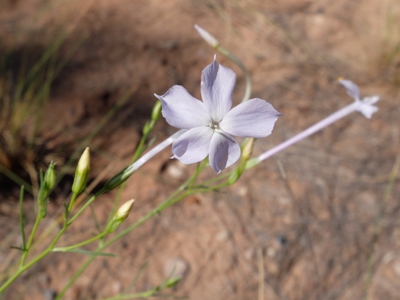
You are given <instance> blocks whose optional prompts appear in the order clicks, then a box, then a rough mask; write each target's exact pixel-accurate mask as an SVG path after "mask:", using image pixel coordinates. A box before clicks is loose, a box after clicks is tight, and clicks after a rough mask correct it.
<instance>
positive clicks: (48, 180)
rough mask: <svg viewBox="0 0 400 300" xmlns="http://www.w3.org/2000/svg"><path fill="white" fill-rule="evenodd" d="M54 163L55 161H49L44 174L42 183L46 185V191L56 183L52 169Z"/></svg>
mask: <svg viewBox="0 0 400 300" xmlns="http://www.w3.org/2000/svg"><path fill="white" fill-rule="evenodd" d="M55 165H56V164H55V163H53V162H51V163H50V165H49V168H48V169H47V171H46V173H45V174H44V185H45V186H46V188H47V190H48V192H50V191H51V190H52V189H53V188H54V186H55V185H56V181H57V175H56V171H55V170H54V167H55Z"/></svg>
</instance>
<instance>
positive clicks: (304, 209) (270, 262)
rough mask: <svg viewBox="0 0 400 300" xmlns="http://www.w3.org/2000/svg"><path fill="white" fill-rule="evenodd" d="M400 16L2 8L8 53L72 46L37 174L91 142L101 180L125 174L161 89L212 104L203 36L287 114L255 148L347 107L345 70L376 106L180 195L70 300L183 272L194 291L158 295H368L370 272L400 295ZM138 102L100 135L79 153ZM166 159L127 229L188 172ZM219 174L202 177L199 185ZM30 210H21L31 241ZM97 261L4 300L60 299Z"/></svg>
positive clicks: (308, 4) (133, 5) (147, 174)
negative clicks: (204, 75)
mask: <svg viewBox="0 0 400 300" xmlns="http://www.w3.org/2000/svg"><path fill="white" fill-rule="evenodd" d="M398 20H400V6H399V3H398V2H396V1H395V0H392V1H391V0H388V1H385V2H384V3H383V2H380V1H375V0H365V1H362V2H360V1H354V0H352V1H349V0H338V1H334V2H328V1H310V0H300V1H299V0H296V1H294V0H287V1H281V2H279V1H257V0H249V1H227V0H221V1H218V0H203V1H202V0H198V1H194V0H191V1H177V0H170V1H157V0H148V1H140V0H136V1H133V0H130V1H127V0H113V1H105V0H100V1H78V0H72V1H64V0H60V1H55V0H54V1H43V0H28V1H11V0H9V1H8V2H4V3H2V4H0V24H1V28H2V30H1V31H0V41H2V47H3V48H4V49H17V50H18V51H21V52H24V51H27V52H28V53H33V54H35V53H39V54H40V53H43V51H45V50H46V49H48V47H50V45H51V44H52V43H53V42H54V40H55V39H56V38H57V36H58V37H59V36H60V34H61V33H60V32H64V33H65V34H66V39H65V41H64V42H63V44H62V47H61V50H60V54H59V56H60V57H61V58H62V57H66V56H67V55H68V51H69V50H70V49H71V48H72V47H77V50H76V51H75V52H74V54H73V55H72V57H71V58H70V59H69V60H68V62H67V63H66V65H65V67H64V68H63V69H62V71H61V73H60V74H59V75H58V77H57V79H56V81H55V82H54V84H53V89H52V92H51V96H50V102H49V104H48V106H47V108H46V114H45V118H44V119H43V123H41V126H42V127H41V128H42V129H41V132H40V139H39V140H38V142H37V143H38V144H40V145H41V146H42V148H44V149H46V151H43V153H44V154H43V153H42V154H41V156H40V157H39V158H38V159H37V160H36V161H38V163H36V164H35V166H36V168H40V167H43V166H44V163H49V162H50V161H51V160H55V161H56V162H57V163H58V165H59V167H60V168H61V167H62V166H63V165H64V164H65V163H66V161H67V160H68V159H69V158H70V156H71V155H72V153H73V150H75V149H76V148H77V147H78V145H80V146H81V147H85V146H90V148H91V151H92V169H91V176H92V179H95V178H98V176H101V180H103V181H104V180H105V179H107V178H110V177H111V176H112V175H113V174H115V172H117V171H118V170H120V169H121V168H122V167H124V166H126V165H127V164H128V163H129V161H130V159H131V156H132V153H133V151H134V149H135V147H136V145H137V143H138V140H139V138H140V134H141V128H142V127H143V125H144V123H145V122H146V121H147V120H148V118H149V116H150V112H151V108H152V105H153V104H154V103H155V100H156V99H155V98H154V96H153V93H157V94H163V93H164V92H165V91H166V90H167V89H168V88H169V87H171V86H172V85H174V84H181V85H183V86H184V87H185V88H186V89H187V90H188V91H189V92H190V93H191V94H193V95H194V96H196V97H197V98H200V89H199V87H200V73H201V71H202V69H203V68H204V67H205V66H206V65H207V64H209V63H210V62H211V61H212V59H213V55H214V54H215V51H214V50H213V49H211V48H210V47H209V46H208V45H207V44H205V43H204V42H203V41H202V40H201V39H200V37H199V36H198V35H197V33H196V31H195V30H194V28H193V25H194V24H199V25H200V26H202V27H204V28H205V29H207V30H209V31H210V32H211V33H213V34H214V35H215V36H216V37H217V38H218V39H219V40H220V42H221V44H222V45H224V46H225V48H227V49H230V50H231V51H232V52H233V53H234V54H235V55H236V56H237V57H239V58H240V59H242V60H243V62H244V64H245V65H246V66H247V68H248V70H249V72H250V74H251V76H252V80H253V92H252V97H258V98H262V99H266V100H267V101H268V102H270V103H271V104H272V105H273V106H274V107H275V108H276V109H277V110H278V111H280V112H281V113H283V114H284V115H283V116H282V117H280V118H279V120H278V121H277V123H276V125H275V129H274V131H273V133H272V135H271V136H270V137H268V138H267V139H263V140H258V141H257V143H256V147H255V150H254V152H255V154H259V153H261V152H263V151H266V150H267V149H269V148H271V147H272V146H274V145H277V144H279V143H280V142H283V141H284V140H286V139H287V138H289V137H291V136H293V135H294V134H296V133H298V132H300V131H301V130H302V129H304V128H306V127H307V126H309V125H312V124H313V123H315V122H317V121H318V120H320V119H322V118H323V117H325V116H327V115H328V114H330V113H332V112H334V111H335V110H337V109H338V108H340V107H343V106H345V105H347V104H348V103H350V102H351V101H352V99H351V98H350V97H348V96H347V95H346V93H345V91H344V89H343V88H342V87H340V86H339V85H338V84H337V82H336V79H337V78H338V76H343V77H346V78H348V79H351V80H353V81H354V82H356V83H357V84H359V86H360V89H361V91H362V93H363V94H364V95H372V94H380V95H381V96H382V100H381V101H380V102H379V104H378V106H379V111H378V113H376V114H375V115H374V116H373V118H372V119H371V120H367V119H365V118H364V117H363V116H362V115H360V114H353V115H351V116H349V117H347V118H346V119H344V120H341V121H339V122H338V123H336V124H334V125H332V126H331V127H329V128H327V129H326V130H324V131H322V132H321V133H318V134H316V135H314V136H312V137H311V138H308V139H307V140H305V141H302V142H301V143H299V144H297V145H295V146H292V147H291V148H289V149H287V150H285V151H284V152H282V153H280V154H279V155H276V156H275V157H273V158H271V159H269V160H268V161H265V162H264V163H262V164H261V165H259V166H257V167H256V168H254V169H252V170H250V171H248V172H246V173H245V175H244V176H243V177H242V178H241V179H240V180H239V182H237V183H236V184H235V185H234V186H232V187H229V188H224V189H222V190H220V191H218V192H209V193H206V194H202V195H196V196H193V197H190V198H188V199H185V200H184V201H181V202H180V203H178V204H176V205H174V206H173V207H171V208H169V209H167V210H165V211H163V212H162V213H161V214H160V215H157V216H155V217H153V218H152V219H150V220H149V221H147V222H145V223H144V224H143V225H142V226H140V227H139V228H137V229H136V230H134V231H132V232H131V233H130V234H129V235H127V236H126V237H124V238H123V239H121V240H120V241H119V242H117V243H115V244H114V245H113V246H111V247H110V248H108V249H107V252H110V253H114V254H116V255H117V257H116V258H110V257H98V258H97V259H96V260H95V261H94V262H93V263H92V264H91V265H90V267H88V269H87V270H86V271H85V272H84V273H83V274H82V275H81V277H80V278H79V279H78V280H77V281H76V282H75V283H74V285H73V286H72V287H71V288H70V289H69V291H68V292H67V293H66V296H65V297H64V298H65V299H102V298H106V297H111V296H114V295H117V294H118V293H121V292H124V291H126V290H129V292H130V293H133V292H140V291H145V290H148V289H151V288H153V287H155V286H157V285H158V284H160V283H161V282H162V281H163V280H164V279H165V278H167V277H168V275H170V273H171V272H172V271H173V270H175V272H176V274H178V273H179V274H180V275H182V277H183V279H182V281H181V282H180V283H179V284H178V285H177V286H176V287H174V288H173V289H172V290H166V291H165V292H163V293H165V294H170V295H171V294H172V295H175V296H185V297H188V298H190V299H192V300H197V299H293V300H294V299H307V300H310V299H318V300H319V299H329V300H333V299H362V297H363V296H364V295H365V293H366V290H367V288H366V282H367V281H366V278H367V277H368V275H371V276H372V281H371V286H370V288H369V289H368V299H370V300H372V299H400V283H399V282H400V258H399V257H400V255H399V254H400V242H399V241H400V239H399V237H400V230H399V228H400V218H399V211H400V202H399V200H400V184H399V182H400V181H399V175H398V173H396V174H395V175H394V178H395V179H394V181H393V187H392V188H391V189H389V188H390V184H389V183H390V180H389V178H390V174H391V172H393V171H396V172H398V171H399V170H398V169H397V170H393V166H394V162H395V160H396V157H397V159H399V155H400V152H399V146H400V140H399V136H400V126H399V125H400V120H399V115H400V106H399V100H398V99H399V91H400V90H399V85H398V83H399V82H400V80H399V79H400V51H398V50H396V47H398V45H399V44H400V31H399V29H398V28H400V27H399V26H400V24H399V22H398ZM9 51H11V50H9ZM217 58H218V61H219V62H220V63H221V64H223V65H225V66H228V67H230V68H232V69H233V70H234V71H235V72H236V74H237V75H238V80H237V88H236V90H235V93H234V101H235V103H239V101H240V99H241V97H242V95H243V91H244V78H243V76H242V73H241V72H240V69H239V68H237V67H236V66H235V65H233V64H232V63H231V62H230V61H229V60H228V59H226V58H225V57H223V56H222V55H221V54H218V55H217ZM129 91H130V92H131V93H132V94H131V95H130V96H129V98H128V100H127V102H126V103H124V104H123V106H122V108H120V109H119V110H118V111H117V112H115V114H114V115H113V116H112V117H111V119H110V121H109V122H108V123H107V125H105V126H104V127H103V128H102V129H101V130H100V133H98V134H96V135H95V136H94V138H93V139H91V140H90V141H89V142H82V141H84V138H85V137H86V136H88V135H90V134H91V133H93V132H94V131H95V130H96V126H97V125H98V124H99V123H100V121H101V120H102V118H103V117H104V116H105V115H106V114H107V113H108V112H109V111H110V110H111V109H112V108H113V107H115V104H116V103H117V101H119V99H121V97H123V96H124V95H126V93H128V92H129ZM174 131H175V129H173V128H171V127H170V126H168V125H167V124H166V123H165V122H164V121H163V120H162V121H160V122H159V123H158V124H157V126H156V129H155V130H154V131H153V133H152V138H155V139H156V141H157V142H158V141H162V140H163V139H164V138H166V137H168V136H169V135H170V134H172V133H173V132H174ZM170 155H171V152H170V148H168V149H167V150H165V151H164V152H162V153H161V154H160V155H158V156H157V157H156V158H154V159H153V160H152V161H151V162H150V163H148V164H147V165H145V166H144V167H143V168H142V169H140V170H139V171H138V172H137V173H135V174H134V175H133V176H132V177H131V178H130V179H129V181H128V184H127V186H126V189H125V190H124V192H123V194H122V199H123V200H128V199H131V198H135V199H136V203H135V207H134V210H133V212H132V213H131V215H130V216H129V218H128V219H127V221H126V222H125V223H123V225H122V228H126V227H128V226H129V225H130V224H132V223H134V222H135V221H137V220H139V219H140V218H141V217H142V216H144V215H145V214H146V213H148V212H149V211H151V210H152V209H153V208H155V207H156V205H158V204H159V203H161V202H162V201H163V200H164V199H165V198H166V197H167V196H168V195H169V194H170V193H171V192H173V191H174V189H175V188H177V187H178V186H179V185H180V184H181V183H182V182H183V181H184V180H185V178H187V176H188V174H190V172H191V171H192V170H193V167H194V166H185V165H181V164H180V163H179V162H176V161H170V160H169V157H170ZM108 166H110V169H108V171H107V172H106V173H105V174H104V173H102V171H103V170H104V169H105V168H106V167H108ZM213 176H215V173H214V172H213V171H212V170H211V169H210V168H208V169H207V170H206V172H205V174H204V175H202V176H201V177H202V178H203V179H206V178H212V177H213ZM68 184H70V183H68V180H66V181H65V182H63V188H59V189H57V190H56V191H55V193H54V196H53V197H52V198H53V199H52V201H51V202H50V204H49V213H48V217H47V218H46V219H45V221H43V223H42V224H41V227H40V229H39V231H40V232H43V231H45V230H46V229H49V228H50V233H52V232H53V233H54V232H57V230H58V227H57V226H54V224H55V222H56V219H57V217H58V216H59V214H60V213H61V212H62V202H63V201H66V200H67V199H68V198H67V196H68V191H69V185H68ZM388 191H389V192H390V193H389V192H388ZM17 195H18V192H17V191H15V192H13V191H12V192H11V193H10V191H9V190H7V192H6V191H4V193H0V237H1V238H0V239H1V240H2V242H1V244H0V247H1V248H0V272H4V271H5V269H6V268H7V267H9V266H10V265H12V264H13V263H14V262H15V261H16V259H17V257H18V252H17V250H10V249H9V248H8V247H9V246H10V245H20V243H21V242H20V235H19V233H18V202H17V201H16V199H17ZM116 195H117V194H116V192H112V193H109V194H105V195H102V196H101V197H100V198H99V199H97V200H96V201H95V202H94V205H93V212H91V211H90V210H88V211H87V212H86V214H85V215H84V216H83V217H82V218H80V219H78V220H77V222H76V223H74V225H73V226H72V227H71V228H70V229H69V230H68V231H67V233H66V234H65V236H64V238H63V239H62V240H61V241H60V243H59V245H60V246H61V245H71V244H74V243H77V242H79V241H82V240H83V239H85V238H87V237H90V236H93V235H94V234H96V232H97V231H96V223H95V220H94V218H93V213H94V214H95V215H96V218H97V222H99V223H100V224H104V222H105V220H106V218H107V213H108V212H109V210H110V208H111V206H112V203H113V199H115V197H116ZM28 198H29V197H28ZM35 209H36V207H35V204H34V202H33V201H31V200H30V199H27V201H26V202H25V206H24V211H25V212H26V218H27V219H28V220H30V223H29V225H28V226H27V230H29V228H30V226H32V224H31V223H32V222H33V219H34V216H35V212H34V211H35ZM379 220H380V221H379ZM377 224H380V229H379V230H378V231H376V227H377ZM118 230H121V229H118ZM377 232H378V233H377ZM48 236H49V235H48ZM48 236H47V237H48ZM50 236H51V234H50ZM45 241H46V238H45V239H44V242H45ZM44 242H43V243H44ZM85 249H88V250H90V249H95V248H94V246H87V247H86V248H85ZM86 258H87V256H85V255H82V254H75V253H74V254H69V253H56V254H51V255H49V256H48V257H46V258H45V259H44V260H42V261H41V262H40V263H38V264H37V265H36V266H34V267H33V268H32V269H31V270H30V271H29V272H27V273H26V274H24V275H23V276H21V278H20V279H19V280H17V281H16V282H15V283H14V284H13V285H12V286H11V287H10V288H9V290H8V291H7V292H6V293H5V294H4V295H3V298H1V296H0V299H5V300H8V299H52V298H53V296H54V295H55V294H56V293H58V292H60V291H61V290H62V288H63V287H64V286H65V284H66V283H67V282H68V280H69V279H70V278H71V276H72V275H73V274H74V273H75V272H76V271H77V270H78V268H79V267H80V266H81V265H82V264H83V263H84V261H85V260H86ZM371 258H372V261H373V267H372V269H369V267H368V266H369V264H368V261H369V260H371ZM144 265H145V266H146V267H145V268H144V270H143V271H141V268H142V267H143V266H144ZM368 270H371V271H368ZM260 274H261V275H260ZM260 278H261V279H260ZM154 298H155V299H158V298H160V299H161V296H160V297H154Z"/></svg>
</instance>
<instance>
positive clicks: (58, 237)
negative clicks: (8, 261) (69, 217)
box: [0, 215, 68, 293]
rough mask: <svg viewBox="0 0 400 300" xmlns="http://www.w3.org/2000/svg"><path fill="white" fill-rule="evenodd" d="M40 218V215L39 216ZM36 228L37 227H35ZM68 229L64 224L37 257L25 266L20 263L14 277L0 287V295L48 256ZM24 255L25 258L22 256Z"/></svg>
mask: <svg viewBox="0 0 400 300" xmlns="http://www.w3.org/2000/svg"><path fill="white" fill-rule="evenodd" d="M39 218H40V215H39ZM36 224H38V222H36V223H35V225H36ZM36 228H37V226H36ZM67 228H68V224H67V223H65V224H64V226H63V228H62V229H61V230H60V232H59V233H58V234H57V236H56V237H55V238H54V240H53V242H52V243H51V244H50V245H49V246H48V247H47V248H46V249H45V250H44V251H43V252H42V253H40V254H39V255H37V256H36V257H35V258H33V259H32V260H31V261H30V262H29V263H27V264H25V265H24V264H23V263H21V266H20V267H19V269H18V270H17V272H15V273H14V275H12V276H11V277H10V278H9V279H8V280H7V281H6V282H5V283H4V284H3V285H2V286H0V293H2V292H3V291H4V290H5V289H6V288H7V287H8V286H9V285H10V284H11V283H13V282H14V280H15V279H17V278H18V277H19V276H20V275H21V274H22V273H23V272H25V271H26V270H28V269H29V268H30V267H32V266H33V265H35V264H36V263H37V262H38V261H40V260H41V259H42V258H44V257H45V256H46V255H47V254H49V253H50V252H51V251H52V250H53V248H54V246H55V245H56V243H57V242H58V240H59V239H60V238H61V236H62V235H63V234H64V232H65V230H67ZM35 231H36V230H32V233H34V232H35ZM33 235H34V234H31V237H32V239H30V243H29V241H28V245H27V251H25V252H24V254H23V257H22V258H21V261H22V259H23V262H25V259H26V255H25V254H27V253H28V250H29V247H30V245H31V244H32V240H33ZM24 255H25V256H24Z"/></svg>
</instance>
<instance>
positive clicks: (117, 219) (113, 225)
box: [107, 199, 135, 232]
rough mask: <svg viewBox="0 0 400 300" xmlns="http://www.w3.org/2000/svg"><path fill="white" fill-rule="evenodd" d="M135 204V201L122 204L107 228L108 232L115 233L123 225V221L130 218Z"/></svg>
mask: <svg viewBox="0 0 400 300" xmlns="http://www.w3.org/2000/svg"><path fill="white" fill-rule="evenodd" d="M134 202H135V200H134V199H132V200H129V201H128V202H125V203H124V204H122V206H121V207H120V208H119V209H118V210H117V212H116V214H115V215H114V217H113V219H112V220H111V221H110V223H109V224H108V226H107V231H108V232H114V231H115V229H117V228H118V226H119V225H121V223H122V222H123V221H125V219H126V218H127V217H128V216H129V213H130V212H131V210H132V207H133V203H134Z"/></svg>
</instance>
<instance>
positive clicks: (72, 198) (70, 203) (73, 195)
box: [68, 193, 78, 212]
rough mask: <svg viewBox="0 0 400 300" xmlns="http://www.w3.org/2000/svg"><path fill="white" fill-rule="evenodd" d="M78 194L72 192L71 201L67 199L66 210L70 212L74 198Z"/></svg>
mask: <svg viewBox="0 0 400 300" xmlns="http://www.w3.org/2000/svg"><path fill="white" fill-rule="evenodd" d="M77 196H78V195H77V194H76V193H72V196H71V201H69V206H68V211H69V212H71V210H72V207H73V206H74V203H75V199H76V197H77Z"/></svg>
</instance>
